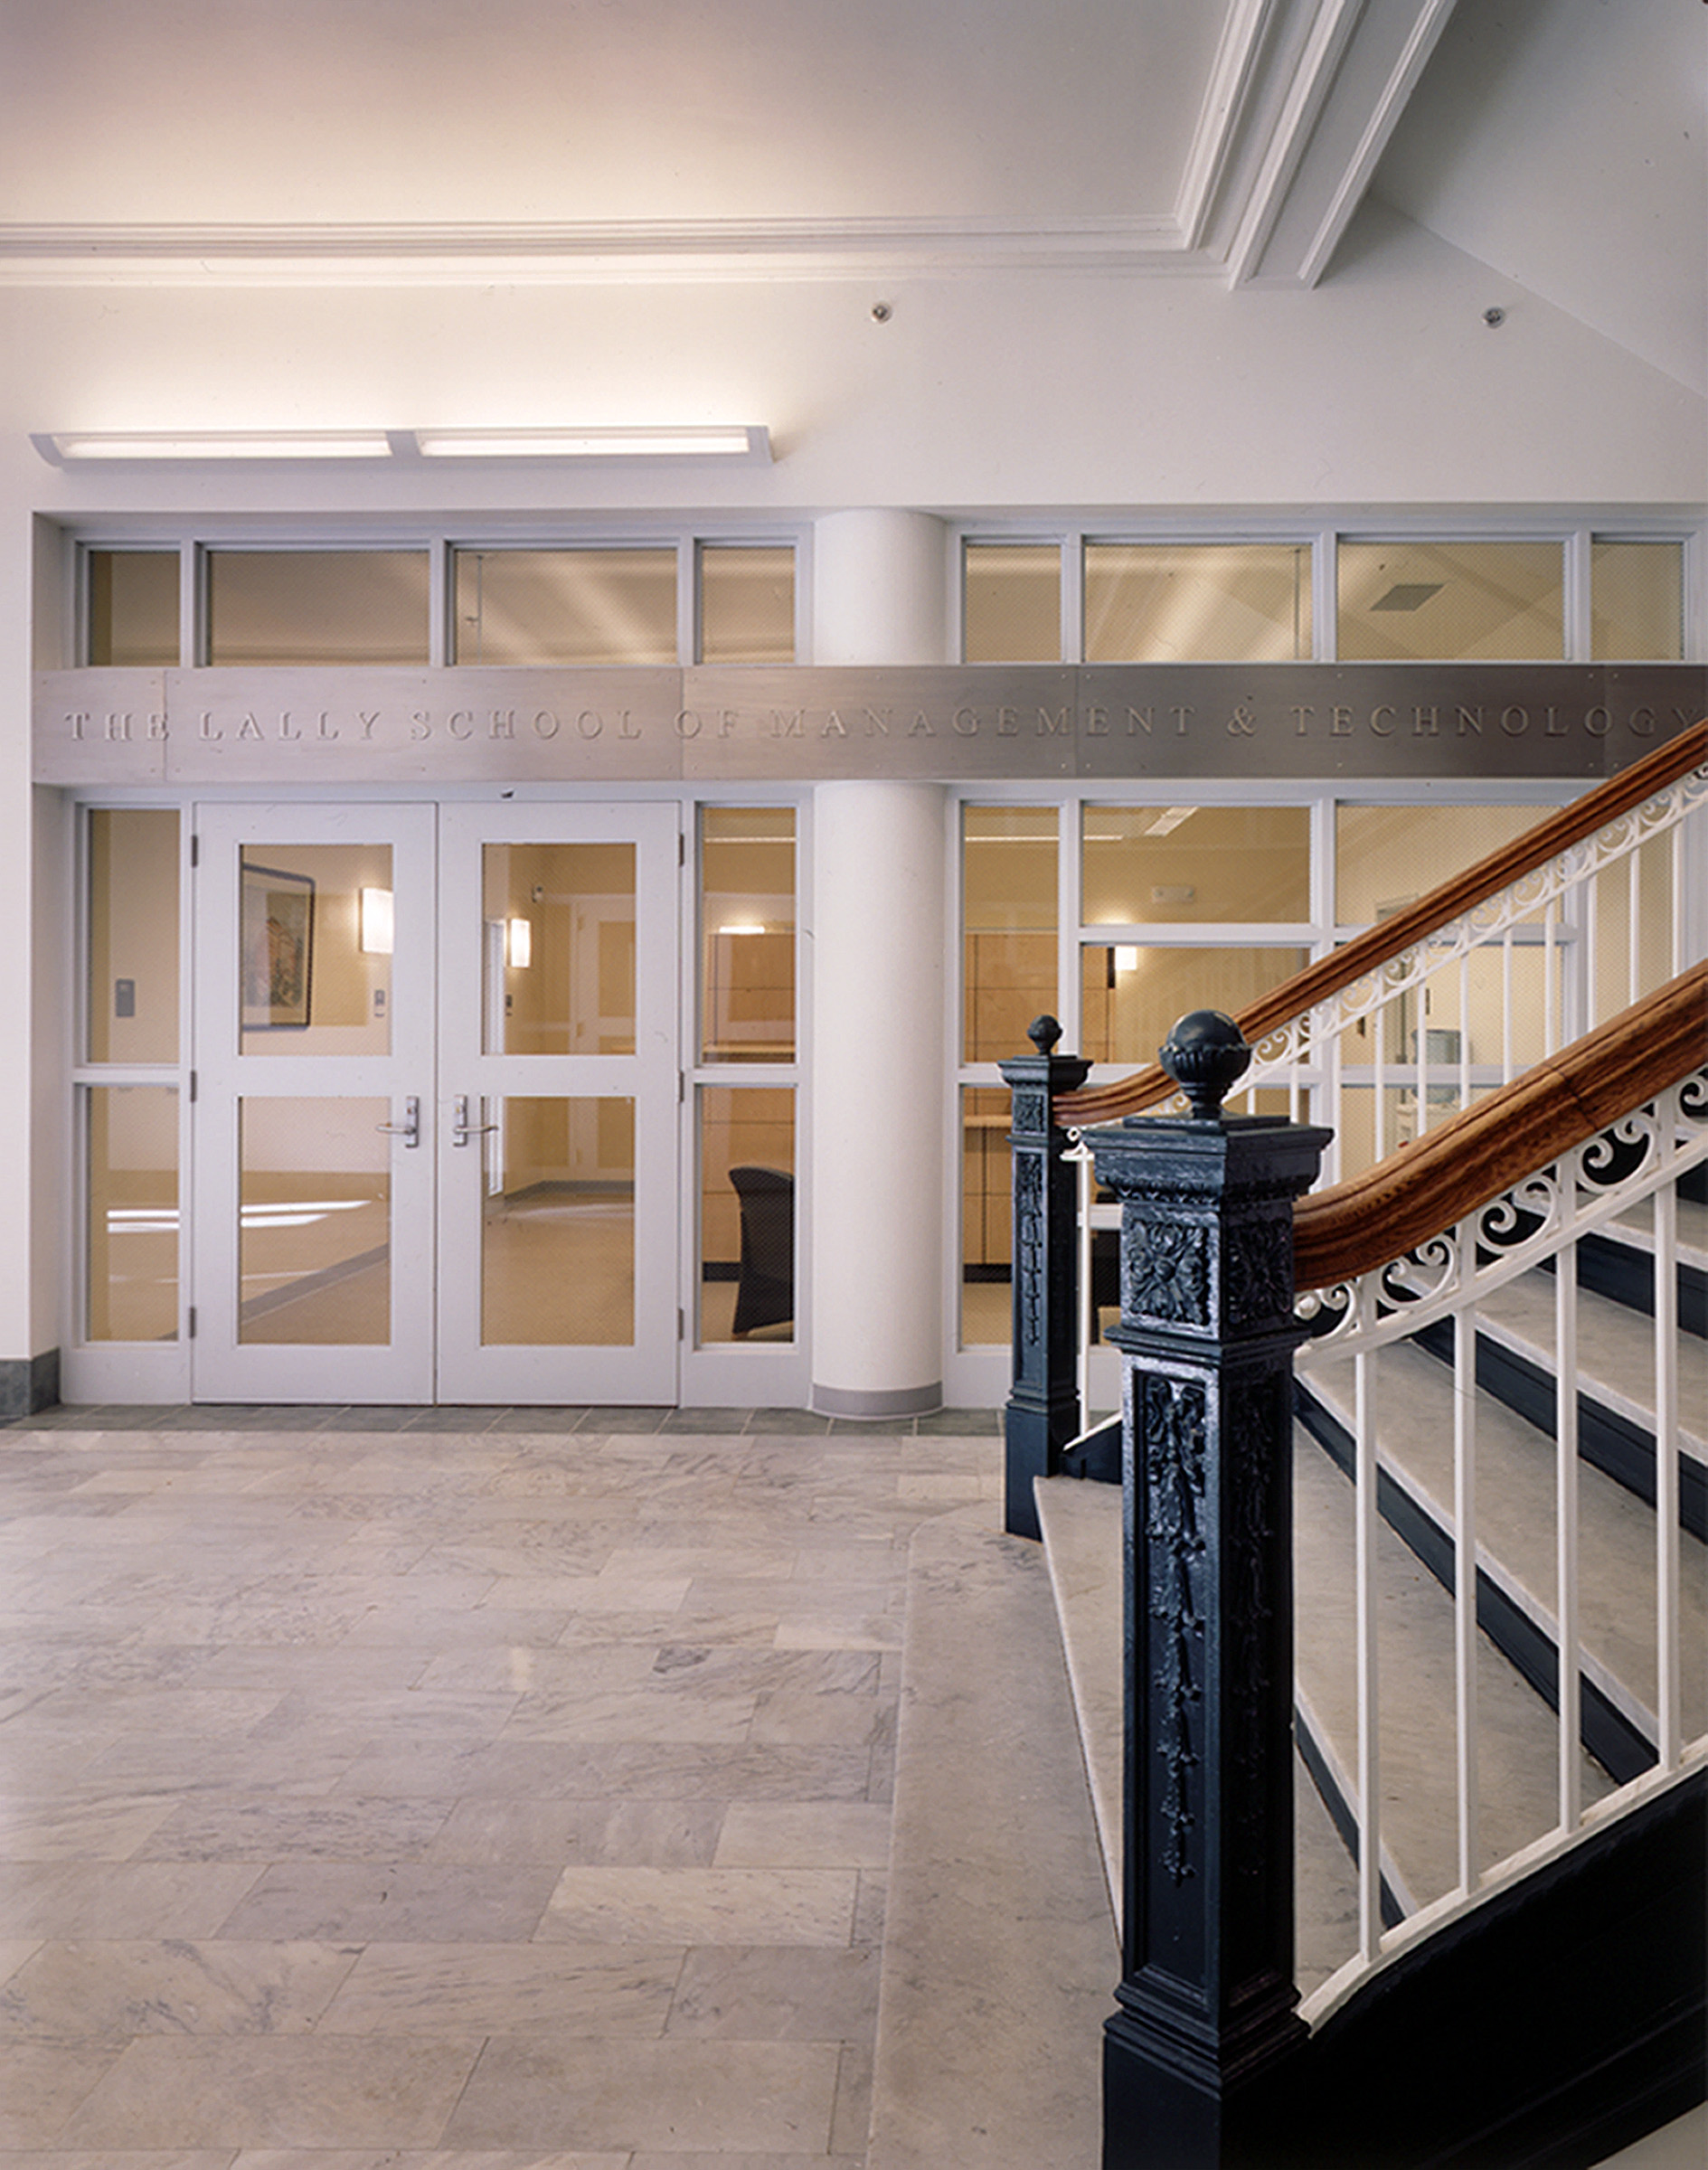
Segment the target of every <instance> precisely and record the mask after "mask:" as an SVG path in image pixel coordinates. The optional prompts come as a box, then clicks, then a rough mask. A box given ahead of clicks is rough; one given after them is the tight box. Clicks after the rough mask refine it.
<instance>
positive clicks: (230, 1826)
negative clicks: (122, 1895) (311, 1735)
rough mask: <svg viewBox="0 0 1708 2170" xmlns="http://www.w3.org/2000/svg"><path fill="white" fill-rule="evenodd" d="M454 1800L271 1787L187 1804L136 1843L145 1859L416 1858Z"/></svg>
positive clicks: (443, 1822)
mask: <svg viewBox="0 0 1708 2170" xmlns="http://www.w3.org/2000/svg"><path fill="white" fill-rule="evenodd" d="M451 1807H452V1804H451V1803H450V1802H449V1801H448V1800H434V1799H432V1798H430V1797H423V1798H418V1799H395V1798H386V1799H379V1800H375V1799H372V1798H368V1797H362V1796H359V1795H354V1794H340V1795H338V1796H336V1797H321V1798H319V1799H316V1800H312V1801H305V1800H293V1799H289V1798H285V1799H281V1798H279V1797H278V1796H277V1795H275V1794H270V1793H263V1794H249V1795H231V1794H227V1793H222V1794H221V1795H219V1796H218V1797H215V1798H203V1799H200V1800H197V1801H193V1802H190V1803H187V1804H186V1805H185V1806H184V1807H181V1808H179V1809H177V1810H175V1812H174V1813H173V1814H172V1815H171V1816H168V1817H167V1819H166V1821H165V1823H163V1824H162V1825H161V1826H159V1827H158V1829H156V1830H155V1831H153V1832H151V1833H150V1834H149V1835H148V1837H147V1839H146V1841H145V1842H144V1843H143V1844H142V1845H139V1846H138V1847H137V1858H138V1859H139V1860H144V1861H252V1862H258V1863H276V1862H280V1861H340V1862H352V1861H382V1862H394V1861H419V1860H420V1859H422V1858H423V1857H424V1856H425V1855H426V1854H427V1851H428V1848H429V1845H431V1843H432V1841H433V1840H434V1838H436V1837H437V1836H438V1835H439V1831H440V1830H441V1829H442V1828H443V1827H444V1825H445V1822H446V1819H447V1817H448V1816H449V1814H450V1811H451Z"/></svg>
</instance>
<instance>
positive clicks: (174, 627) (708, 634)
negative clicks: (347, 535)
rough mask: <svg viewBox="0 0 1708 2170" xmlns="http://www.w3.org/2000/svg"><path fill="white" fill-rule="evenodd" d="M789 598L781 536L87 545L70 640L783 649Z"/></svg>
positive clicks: (789, 546)
mask: <svg viewBox="0 0 1708 2170" xmlns="http://www.w3.org/2000/svg"><path fill="white" fill-rule="evenodd" d="M441 597H442V599H443V602H442V607H439V602H440V598H441ZM796 611H797V582H796V577H795V545H794V543H793V542H724V541H722V540H718V539H712V538H700V537H694V538H690V539H681V538H678V539H675V540H671V541H667V542H635V543H629V542H599V543H576V544H563V545H554V546H552V547H549V548H548V547H519V546H511V545H508V544H505V545H499V544H494V545H491V546H487V545H485V544H482V543H479V542H462V543H457V544H454V545H448V544H446V543H443V542H436V543H429V544H421V545H419V546H417V547H413V548H408V549H392V548H379V547H373V548H353V549H322V548H301V549H279V550H273V549H256V548H250V547H247V546H243V547H239V546H231V547H227V546H224V545H189V546H185V547H183V548H177V547H174V548H170V549H166V548H159V547H153V546H148V547H138V548H134V549H133V548H120V547H117V546H115V547H111V548H109V547H106V546H104V545H90V546H89V547H88V548H86V549H85V551H84V552H83V558H82V590H81V622H82V640H81V651H82V657H83V660H84V662H86V663H88V664H91V665H114V666H125V667H129V668H132V669H139V668H140V669H156V670H158V669H170V668H173V667H175V666H177V665H183V664H191V665H194V664H208V665H241V666H249V665H260V666H263V667H265V666H270V665H369V664H401V665H432V664H439V663H446V664H466V665H467V664H476V665H482V664H484V665H536V666H547V667H552V666H555V667H567V668H577V667H583V668H603V667H607V666H610V665H654V666H661V665H662V666H665V667H671V666H675V665H681V664H689V663H696V662H703V663H710V664H720V665H722V664H779V663H780V664H788V663H793V662H794V660H795V653H796V638H795V627H796Z"/></svg>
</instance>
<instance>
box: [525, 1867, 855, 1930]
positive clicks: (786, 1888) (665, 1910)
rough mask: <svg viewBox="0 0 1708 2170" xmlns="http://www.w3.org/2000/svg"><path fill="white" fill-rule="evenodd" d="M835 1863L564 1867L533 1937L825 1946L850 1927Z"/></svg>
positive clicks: (848, 1893)
mask: <svg viewBox="0 0 1708 2170" xmlns="http://www.w3.org/2000/svg"><path fill="white" fill-rule="evenodd" d="M854 1896H855V1892H854V1873H853V1872H852V1871H851V1870H839V1869H776V1868H763V1869H717V1868H712V1869H661V1868H653V1867H650V1866H641V1867H629V1868H610V1867H599V1868H567V1869H565V1870H564V1872H563V1873H562V1875H561V1877H560V1878H559V1879H558V1884H557V1888H556V1890H555V1891H554V1892H552V1900H551V1903H550V1905H549V1906H548V1907H547V1909H546V1911H545V1916H544V1919H543V1920H542V1921H541V1923H540V1926H539V1928H538V1929H537V1930H536V1931H535V1934H536V1936H537V1937H538V1938H540V1939H543V1940H545V1939H553V1940H556V1939H566V1940H569V1941H571V1942H580V1941H588V1942H595V1943H641V1942H648V1943H681V1944H829V1945H842V1944H846V1943H847V1942H848V1939H849V1937H850V1935H851V1933H852V1931H853V1928H854Z"/></svg>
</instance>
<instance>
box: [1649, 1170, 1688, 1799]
mask: <svg viewBox="0 0 1708 2170" xmlns="http://www.w3.org/2000/svg"><path fill="white" fill-rule="evenodd" d="M1677 1255H1678V1193H1677V1190H1676V1188H1675V1185H1674V1184H1670V1183H1667V1184H1662V1185H1661V1187H1660V1189H1659V1190H1658V1191H1656V1194H1655V1592H1656V1637H1657V1641H1656V1673H1655V1680H1656V1706H1655V1708H1656V1718H1657V1719H1658V1721H1659V1724H1660V1739H1659V1741H1658V1742H1657V1743H1656V1745H1657V1747H1658V1748H1659V1750H1660V1763H1661V1769H1663V1770H1675V1769H1677V1768H1678V1759H1679V1755H1680V1752H1681V1748H1682V1743H1683V1738H1684V1700H1683V1692H1682V1687H1681V1682H1680V1659H1679V1631H1678V1609H1679V1580H1678V1577H1679V1542H1678V1275H1677V1270H1676V1268H1675V1264H1674V1261H1675V1259H1676V1258H1677Z"/></svg>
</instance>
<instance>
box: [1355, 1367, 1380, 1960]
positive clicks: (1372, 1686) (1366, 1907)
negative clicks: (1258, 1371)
mask: <svg viewBox="0 0 1708 2170" xmlns="http://www.w3.org/2000/svg"><path fill="white" fill-rule="evenodd" d="M1374 1364H1375V1358H1374V1357H1373V1356H1372V1355H1370V1354H1366V1353H1365V1352H1364V1351H1362V1350H1361V1351H1360V1353H1359V1354H1358V1355H1357V1356H1356V1357H1355V1358H1354V1363H1353V1377H1354V1418H1353V1423H1354V1430H1355V1431H1356V1434H1357V1439H1356V1446H1355V1461H1354V1469H1355V1473H1356V1479H1355V1486H1354V1489H1355V1494H1356V1504H1357V1539H1356V1549H1355V1555H1354V1557H1355V1562H1356V1566H1355V1580H1356V1605H1357V1614H1358V1948H1359V1950H1360V1952H1361V1953H1362V1954H1363V1956H1364V1958H1365V1959H1366V1960H1373V1959H1374V1958H1376V1956H1377V1954H1378V1952H1379V1951H1380V1950H1381V1948H1382V1810H1381V1802H1382V1791H1381V1769H1382V1758H1381V1750H1380V1746H1379V1742H1378V1705H1377V1666H1376V1395H1375V1373H1374Z"/></svg>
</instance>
